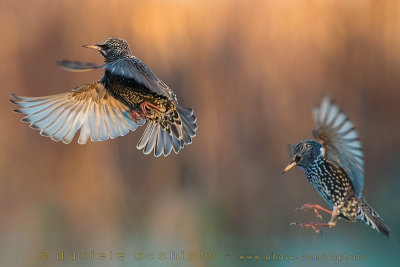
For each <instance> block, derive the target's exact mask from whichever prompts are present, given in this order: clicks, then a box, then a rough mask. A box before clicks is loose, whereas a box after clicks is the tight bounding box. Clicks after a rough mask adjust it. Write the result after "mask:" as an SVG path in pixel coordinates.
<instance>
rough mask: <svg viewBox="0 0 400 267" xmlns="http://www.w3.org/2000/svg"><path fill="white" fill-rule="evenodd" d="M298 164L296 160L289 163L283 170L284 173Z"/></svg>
mask: <svg viewBox="0 0 400 267" xmlns="http://www.w3.org/2000/svg"><path fill="white" fill-rule="evenodd" d="M296 165H297V162H295V161H293V162H291V163H289V165H287V166H286V168H285V169H284V170H283V172H282V174H284V173H285V172H287V171H288V170H290V169H291V168H293V167H294V166H296Z"/></svg>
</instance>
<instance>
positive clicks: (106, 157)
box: [0, 0, 400, 266]
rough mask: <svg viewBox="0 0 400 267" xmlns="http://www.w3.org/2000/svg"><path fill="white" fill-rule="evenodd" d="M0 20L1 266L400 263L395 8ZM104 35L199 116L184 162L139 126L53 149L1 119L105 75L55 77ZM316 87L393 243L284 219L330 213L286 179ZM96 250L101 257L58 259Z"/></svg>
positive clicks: (80, 12) (97, 8) (4, 11)
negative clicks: (355, 147)
mask: <svg viewBox="0 0 400 267" xmlns="http://www.w3.org/2000/svg"><path fill="white" fill-rule="evenodd" d="M0 24H1V27H0V36H2V41H1V43H0V62H1V63H0V80H1V87H0V90H1V91H0V92H1V96H2V97H1V99H0V112H1V114H2V116H0V125H2V130H1V131H0V151H1V152H0V218H1V220H0V236H1V238H0V265H1V266H58V265H64V266H136V265H139V264H140V265H142V266H255V265H260V266H261V265H267V264H269V265H271V264H272V265H273V266H321V265H324V264H327V265H330V266H333V265H336V264H338V262H339V261H337V260H336V261H335V260H330V261H329V260H325V261H320V260H317V261H315V260H275V261H269V262H266V261H265V257H266V255H271V258H272V256H273V254H276V255H277V256H279V255H284V256H290V255H294V256H299V255H300V256H301V255H304V256H307V255H315V254H317V255H321V254H325V255H326V254H332V255H343V256H344V255H345V254H348V255H356V256H357V255H362V256H365V257H366V260H347V261H340V262H339V263H340V264H343V265H345V266H390V265H393V266H395V265H396V263H397V262H398V260H399V259H398V258H397V257H396V256H397V255H398V253H399V251H400V245H399V243H400V234H399V230H400V224H399V219H400V205H399V204H400V197H399V194H398V192H399V190H400V179H399V177H400V170H399V168H398V165H397V164H398V162H399V160H400V156H399V149H400V141H399V136H400V123H399V115H400V105H399V102H400V49H399V47H400V2H399V1H395V0H394V1H390V0H384V1H372V0H370V1H368V0H355V1H347V0H326V1H319V0H309V1H300V0H298V1H295V0H292V1H289V0H288V1H278V0H271V1H262V0H247V1H240V0H237V1H235V0H201V1H200V0H192V1H189V0H176V1H174V0H170V1H161V0H150V1H128V0H127V1H103V0H96V1H95V0H92V1H83V0H79V1H50V0H37V1H31V0H26V1H12V0H1V1H0ZM113 36H114V37H120V38H123V39H125V40H127V41H128V42H129V44H130V46H131V49H132V50H133V53H134V54H135V55H136V56H137V57H138V58H140V59H141V60H142V61H144V62H145V63H146V64H147V65H149V66H150V67H151V68H152V70H153V71H154V72H155V73H156V74H157V76H158V77H160V78H161V79H162V80H164V81H165V82H166V83H167V84H168V85H169V86H170V87H171V88H172V89H173V90H174V91H175V93H176V94H177V95H178V98H179V99H180V103H182V104H183V105H184V106H188V107H192V108H194V110H195V114H196V116H197V117H198V126H199V128H198V132H197V137H196V138H195V139H194V142H193V144H191V145H189V146H187V147H185V148H184V149H183V150H182V151H181V152H180V153H179V155H175V154H171V155H170V156H169V157H168V158H164V157H161V158H154V157H153V156H146V155H144V154H143V153H142V151H139V150H137V149H136V147H135V146H136V143H137V142H138V141H139V138H140V136H141V134H142V132H143V130H144V127H142V129H138V130H137V131H136V132H132V133H130V134H128V135H126V136H124V137H120V138H117V139H115V140H110V141H107V142H101V143H88V144H87V145H84V146H81V145H78V144H77V143H76V142H74V143H73V144H70V145H64V144H62V143H56V142H53V141H51V140H50V139H48V138H44V137H42V136H40V135H39V132H38V131H35V130H33V129H30V128H29V127H28V125H27V124H25V123H22V122H20V119H21V118H22V116H21V115H20V114H16V113H13V112H11V110H12V109H14V108H16V107H15V105H13V104H12V103H10V102H9V101H8V99H9V93H11V92H14V93H17V94H19V95H27V96H41V95H48V94H55V93H61V92H65V91H69V90H71V89H73V88H75V87H77V86H79V85H81V84H84V83H89V82H93V81H96V80H98V79H100V78H101V76H102V75H103V73H102V71H93V72H87V73H71V72H65V71H63V70H62V69H60V68H59V67H57V66H56V65H55V62H56V61H57V60H61V59H73V60H81V61H89V62H95V63H101V62H102V61H103V57H101V55H100V54H98V53H96V52H95V51H91V50H85V49H82V48H81V47H80V46H81V45H83V44H93V43H96V42H99V41H102V40H104V39H106V38H108V37H113ZM323 93H328V94H329V95H330V96H331V97H332V98H333V99H335V100H336V101H337V102H338V103H339V105H340V106H341V107H342V108H343V109H344V110H345V112H346V113H347V114H348V115H349V117H350V118H351V119H352V121H353V122H354V124H355V125H356V127H357V129H358V132H359V135H360V137H361V140H362V143H363V148H364V152H365V160H366V172H365V186H364V195H365V196H366V198H367V199H368V201H369V203H370V204H371V205H372V206H373V207H374V208H375V209H376V210H377V211H378V212H379V214H380V215H381V216H382V217H383V218H384V219H385V222H386V223H387V224H388V225H389V226H390V227H391V228H392V233H391V237H390V239H386V238H385V237H383V236H381V235H380V234H378V233H377V232H376V231H374V230H372V229H370V228H369V227H367V226H366V225H362V224H359V223H348V222H345V221H342V220H341V221H339V223H338V224H337V226H336V227H335V228H333V229H329V230H323V234H322V235H319V234H315V233H314V232H313V231H312V230H302V229H300V228H297V227H293V226H290V223H291V222H293V221H300V222H307V221H314V220H315V219H316V218H315V215H314V213H313V211H309V212H305V213H304V212H295V211H294V210H295V208H297V207H299V206H301V205H302V204H304V203H309V202H312V203H318V204H322V205H324V206H326V205H325V203H323V201H322V199H321V198H320V197H319V195H318V194H317V193H316V192H315V191H314V189H313V188H312V186H311V185H310V184H309V183H308V182H307V180H306V179H305V176H304V174H303V173H302V172H301V171H300V170H298V169H296V170H293V171H291V172H289V173H287V174H285V175H281V174H280V173H281V171H282V169H283V168H284V167H285V166H286V164H287V163H288V160H289V157H288V151H287V144H289V143H296V142H298V141H299V140H301V139H307V138H311V137H312V135H311V130H312V128H313V120H312V116H311V109H312V107H313V106H315V105H317V104H319V101H320V100H321V95H322V94H323ZM323 215H324V220H326V221H327V220H329V216H326V215H325V214H323ZM61 251H63V252H64V253H65V254H64V259H63V260H57V259H56V258H57V254H60V253H61ZM92 251H93V252H94V253H95V254H94V255H95V259H94V260H89V259H88V260H79V259H77V260H72V259H68V256H70V257H73V254H74V253H76V255H77V258H78V257H79V255H80V253H88V254H89V255H90V253H91V252H92ZM110 251H112V253H113V257H114V258H113V260H110V259H109V254H110ZM181 251H183V252H184V260H182V259H181ZM41 252H44V253H47V259H45V258H46V257H45V256H42V257H43V258H44V259H41V258H40V253H41ZM103 252H104V253H107V259H106V260H103V261H101V260H98V259H97V258H96V257H97V256H96V255H98V254H99V253H103ZM171 252H172V253H177V257H178V259H177V260H175V259H172V260H171V259H170V253H171ZM116 253H124V258H123V260H121V261H118V260H116V259H115V254H116ZM162 253H164V254H162ZM140 254H142V256H143V259H141V260H140ZM44 255H45V254H44ZM138 255H139V256H138ZM148 255H150V256H148ZM151 255H153V256H154V258H155V259H151ZM160 255H164V256H166V257H167V259H166V260H161V259H159V256H160ZM173 255H174V254H173ZM201 255H203V256H202V257H201ZM240 255H260V257H261V258H262V260H243V259H242V260H241V259H240ZM195 256H196V257H195ZM214 256H215V259H213V258H214ZM136 258H139V259H136Z"/></svg>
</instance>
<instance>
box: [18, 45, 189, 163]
mask: <svg viewBox="0 0 400 267" xmlns="http://www.w3.org/2000/svg"><path fill="white" fill-rule="evenodd" d="M83 47H86V48H92V49H96V50H98V51H100V53H101V54H102V55H103V56H104V58H105V64H104V65H101V66H97V65H95V64H92V63H82V62H77V61H69V60H63V61H61V62H59V64H60V65H61V66H62V67H63V68H65V69H67V70H70V71H88V70H93V69H105V74H104V76H103V78H102V79H101V80H100V81H98V82H95V83H92V84H85V85H82V86H80V87H77V88H75V89H74V90H73V91H72V92H69V93H62V94H57V95H50V96H43V97H23V96H17V95H15V94H11V96H12V98H13V99H12V100H11V101H12V102H13V103H15V104H17V105H19V106H21V108H20V109H17V110H15V111H17V112H20V113H23V114H27V116H26V117H24V118H23V119H22V121H24V122H27V123H30V124H31V127H32V128H34V129H38V130H40V134H41V135H44V136H48V137H50V138H51V139H52V140H54V141H62V142H63V143H65V144H68V143H71V141H72V139H73V138H74V135H75V134H76V132H77V131H78V130H79V129H80V136H79V139H78V143H79V144H85V143H86V142H87V140H88V139H89V137H90V139H91V140H92V141H104V140H107V139H109V138H116V137H118V136H123V135H125V134H127V133H128V132H129V130H131V131H134V130H136V128H137V127H138V126H141V125H143V124H145V123H146V122H147V121H148V125H147V128H146V130H145V131H144V134H143V136H142V138H141V139H140V141H139V143H138V144H137V148H138V149H144V150H143V152H144V153H145V154H149V153H150V152H151V151H152V150H154V155H155V156H156V157H158V156H160V155H161V154H164V156H167V155H169V154H170V153H171V151H172V149H173V150H174V151H175V153H178V152H179V150H180V149H182V148H183V147H184V145H186V144H190V143H191V142H192V138H193V137H194V136H195V135H196V129H197V126H196V117H195V116H194V115H193V110H192V109H189V108H184V107H182V106H180V105H178V100H177V98H176V95H175V94H174V92H172V90H171V89H170V88H169V87H168V86H167V85H166V84H165V83H163V82H162V81H161V80H160V79H159V78H157V76H155V75H154V73H153V72H152V71H151V70H150V68H149V67H148V66H146V65H145V64H144V63H142V61H140V60H139V59H138V58H136V57H135V56H134V55H133V54H132V52H131V50H130V49H129V46H128V43H127V42H126V41H124V40H122V39H118V38H109V39H107V40H105V41H103V42H101V43H99V44H95V45H83Z"/></svg>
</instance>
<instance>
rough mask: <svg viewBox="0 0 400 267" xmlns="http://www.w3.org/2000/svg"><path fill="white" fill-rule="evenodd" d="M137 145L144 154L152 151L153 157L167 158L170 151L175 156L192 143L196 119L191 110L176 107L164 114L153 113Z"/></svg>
mask: <svg viewBox="0 0 400 267" xmlns="http://www.w3.org/2000/svg"><path fill="white" fill-rule="evenodd" d="M155 115H156V117H155V119H153V120H151V121H149V123H148V125H147V127H146V130H145V131H144V134H143V135H142V137H141V138H140V140H139V143H138V144H137V146H136V147H137V148H138V149H143V152H144V153H145V154H150V153H151V151H152V150H154V156H156V157H159V156H161V155H162V154H164V156H168V155H169V154H170V153H171V151H172V149H173V150H174V152H175V153H176V154H177V153H178V152H179V150H181V149H182V148H183V147H184V146H185V145H187V144H191V143H192V138H193V137H195V136H196V130H197V125H196V121H197V119H196V117H195V116H194V115H193V110H192V109H190V108H184V107H181V106H178V107H177V109H174V110H171V111H169V112H166V113H155Z"/></svg>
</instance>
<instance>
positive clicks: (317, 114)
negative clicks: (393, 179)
mask: <svg viewBox="0 0 400 267" xmlns="http://www.w3.org/2000/svg"><path fill="white" fill-rule="evenodd" d="M313 116H314V121H315V124H316V127H317V130H314V131H313V135H314V137H315V138H316V139H317V141H316V140H304V141H301V142H300V143H298V144H297V145H296V146H294V147H292V149H291V152H290V153H291V161H290V163H289V165H288V166H287V167H286V168H285V170H284V171H283V173H284V172H287V171H288V170H290V169H291V168H293V167H294V166H298V167H300V168H301V169H302V170H304V172H305V174H306V177H307V179H308V181H309V182H310V183H311V184H312V185H313V187H314V189H315V190H316V191H317V192H318V193H319V194H320V195H321V197H322V198H323V199H324V200H325V202H326V203H328V205H329V207H330V208H331V210H328V209H325V208H323V207H321V206H319V205H314V204H305V205H303V206H302V207H301V208H299V209H300V210H308V209H314V212H315V213H316V215H317V217H319V218H320V219H322V216H321V215H320V214H319V212H318V210H321V211H324V212H327V213H329V214H331V219H330V221H329V222H328V223H316V222H313V223H293V224H295V225H298V226H301V227H311V228H313V229H314V230H315V231H316V232H317V233H318V232H319V231H320V230H319V228H320V227H333V226H335V225H336V221H337V219H338V218H343V219H345V220H347V221H350V222H362V223H365V224H367V225H369V226H371V227H372V228H373V229H376V230H377V231H378V232H379V233H382V234H384V235H386V236H387V237H389V232H390V229H389V227H388V226H387V225H385V223H384V222H383V220H382V218H381V217H379V215H378V213H377V212H376V211H375V210H374V209H372V207H371V206H370V205H369V204H368V203H367V201H366V199H365V198H364V197H363V194H362V189H363V183H364V159H363V153H362V149H361V143H360V141H359V139H358V135H357V132H356V130H355V128H354V126H353V124H352V123H351V122H350V120H349V119H348V117H347V116H346V115H345V114H344V113H343V112H342V111H341V110H340V109H339V108H338V106H337V105H336V104H335V103H334V102H333V101H331V100H330V99H329V98H328V97H326V96H325V97H324V98H323V100H322V103H321V106H320V107H316V108H315V109H314V112H313Z"/></svg>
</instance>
